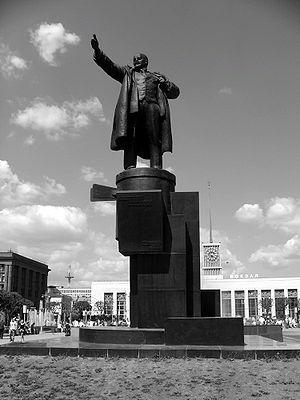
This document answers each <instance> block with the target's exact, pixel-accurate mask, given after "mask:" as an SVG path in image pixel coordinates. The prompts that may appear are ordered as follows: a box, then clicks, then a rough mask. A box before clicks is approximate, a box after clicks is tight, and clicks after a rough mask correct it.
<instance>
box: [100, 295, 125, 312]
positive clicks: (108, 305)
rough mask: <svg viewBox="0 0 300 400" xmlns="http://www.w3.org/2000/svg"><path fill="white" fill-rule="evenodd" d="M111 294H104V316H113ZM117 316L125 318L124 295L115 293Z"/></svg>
mask: <svg viewBox="0 0 300 400" xmlns="http://www.w3.org/2000/svg"><path fill="white" fill-rule="evenodd" d="M113 306H114V298H113V293H104V314H107V315H111V314H113ZM117 316H118V318H126V293H117Z"/></svg>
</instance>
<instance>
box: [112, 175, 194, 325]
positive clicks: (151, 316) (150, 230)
mask: <svg viewBox="0 0 300 400" xmlns="http://www.w3.org/2000/svg"><path fill="white" fill-rule="evenodd" d="M175 182H176V178H175V176H174V175H173V174H171V173H170V172H168V171H165V170H158V169H154V168H133V169H129V170H126V171H123V172H122V173H120V174H119V175H117V178H116V183H117V191H116V200H117V235H116V236H117V239H118V241H119V251H120V252H121V253H122V254H123V255H125V256H130V325H131V327H136V328H164V324H165V320H166V318H168V317H170V316H172V317H180V316H183V317H194V316H200V309H201V307H200V302H201V299H200V251H199V242H200V238H199V194H198V193H197V192H181V193H180V192H175Z"/></svg>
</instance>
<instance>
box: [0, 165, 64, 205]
mask: <svg viewBox="0 0 300 400" xmlns="http://www.w3.org/2000/svg"><path fill="white" fill-rule="evenodd" d="M44 179H45V182H44V184H43V185H42V186H39V185H36V184H34V183H31V182H25V181H22V180H21V179H20V178H19V177H18V176H17V175H16V174H14V173H13V172H12V170H11V168H10V166H9V164H8V162H7V161H5V160H0V204H1V205H2V206H7V205H9V206H14V205H18V204H30V203H32V202H34V201H36V200H47V199H48V198H49V196H51V195H56V196H57V195H62V194H64V193H66V189H65V187H64V186H63V185H62V184H60V183H56V181H55V180H54V179H51V178H48V177H45V178H44Z"/></svg>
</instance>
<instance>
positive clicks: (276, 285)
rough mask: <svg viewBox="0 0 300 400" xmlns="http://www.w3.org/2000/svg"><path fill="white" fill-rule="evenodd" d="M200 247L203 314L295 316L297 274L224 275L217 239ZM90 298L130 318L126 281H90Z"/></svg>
mask: <svg viewBox="0 0 300 400" xmlns="http://www.w3.org/2000/svg"><path fill="white" fill-rule="evenodd" d="M202 249H203V252H202V253H203V261H202V263H201V264H202V266H201V282H200V284H201V302H202V303H203V304H201V310H202V316H222V317H244V318H247V319H248V318H251V317H254V318H257V317H259V316H267V315H268V316H270V317H277V318H278V319H284V318H285V317H286V316H291V317H296V318H297V317H298V311H300V277H282V278H273V277H272V278H268V277H260V276H259V275H258V274H257V273H255V274H252V273H245V274H231V275H228V276H226V275H224V274H223V268H222V265H221V258H220V243H214V242H209V243H203V244H202ZM91 298H92V301H91V304H92V305H93V304H95V302H96V301H102V302H103V304H104V312H105V313H107V314H111V313H113V314H114V315H118V316H120V315H122V316H123V315H126V316H127V318H129V307H130V288H129V281H102V282H93V283H92V286H91ZM299 316H300V315H299Z"/></svg>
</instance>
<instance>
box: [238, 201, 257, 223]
mask: <svg viewBox="0 0 300 400" xmlns="http://www.w3.org/2000/svg"><path fill="white" fill-rule="evenodd" d="M235 216H236V218H237V219H238V220H239V221H242V222H259V221H261V220H262V219H263V210H262V209H261V208H260V206H259V205H258V204H244V205H243V206H242V207H240V208H239V209H238V210H237V211H236V213H235Z"/></svg>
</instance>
